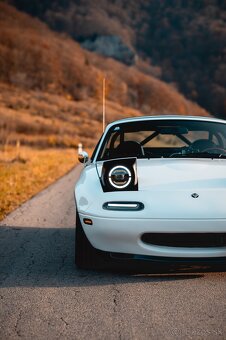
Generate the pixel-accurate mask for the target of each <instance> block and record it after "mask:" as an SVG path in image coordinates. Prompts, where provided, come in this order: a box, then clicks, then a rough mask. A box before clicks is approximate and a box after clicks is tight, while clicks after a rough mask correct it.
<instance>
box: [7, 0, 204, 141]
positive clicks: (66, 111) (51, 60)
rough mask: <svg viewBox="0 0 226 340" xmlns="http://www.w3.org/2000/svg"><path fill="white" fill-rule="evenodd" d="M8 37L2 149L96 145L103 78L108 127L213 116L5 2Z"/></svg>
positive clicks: (166, 87) (134, 69) (155, 82)
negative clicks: (140, 119)
mask: <svg viewBox="0 0 226 340" xmlns="http://www.w3.org/2000/svg"><path fill="white" fill-rule="evenodd" d="M0 32H1V34H0V81H1V85H0V110H1V111H0V112H1V121H0V129H1V142H2V143H3V142H4V141H5V142H6V140H7V142H8V143H10V141H15V140H16V139H18V138H19V139H20V140H21V142H22V143H25V144H30V145H38V146H48V145H49V146H76V144H77V142H78V141H79V140H82V141H83V142H84V143H86V144H87V145H89V146H90V145H92V144H94V143H95V142H96V140H97V138H98V137H99V136H100V134H101V95H102V90H101V86H102V79H103V77H106V78H107V120H108V122H109V121H112V120H114V119H116V118H123V117H125V116H131V115H132V116H133V115H140V114H153V113H163V114H167V113H176V114H194V115H207V112H206V111H205V110H203V109H201V108H200V107H198V106H197V105H195V104H193V103H191V102H189V101H188V100H186V99H185V98H184V97H183V96H182V95H181V94H179V93H178V92H177V91H176V90H175V89H174V88H173V87H171V86H169V85H166V84H165V83H164V82H161V81H159V80H157V79H155V78H153V77H151V76H149V75H145V74H144V73H142V72H140V71H138V70H137V69H136V68H134V67H128V66H125V65H123V64H121V63H119V62H116V61H114V60H112V59H105V58H104V57H101V56H98V55H96V54H94V53H91V52H88V51H86V50H84V49H82V48H81V47H80V45H79V44H78V43H76V42H74V41H73V40H71V39H70V38H69V37H67V36H65V35H59V34H57V33H54V32H52V31H51V30H50V29H48V28H47V26H46V25H45V24H43V23H41V22H40V21H39V20H37V19H34V18H32V17H30V16H29V15H27V14H24V13H21V12H19V11H17V10H16V9H15V8H13V7H11V6H9V5H7V4H4V3H0ZM90 121H92V124H90Z"/></svg>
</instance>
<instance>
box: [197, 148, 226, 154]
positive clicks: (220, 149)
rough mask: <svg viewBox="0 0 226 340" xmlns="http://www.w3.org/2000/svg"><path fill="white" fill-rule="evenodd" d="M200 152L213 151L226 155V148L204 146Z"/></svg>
mask: <svg viewBox="0 0 226 340" xmlns="http://www.w3.org/2000/svg"><path fill="white" fill-rule="evenodd" d="M214 151H216V152H214ZM202 152H211V153H212V152H213V153H216V154H217V153H219V154H221V155H226V150H225V149H223V148H218V147H213V148H206V149H204V150H203V151H202Z"/></svg>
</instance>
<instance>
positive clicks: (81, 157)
mask: <svg viewBox="0 0 226 340" xmlns="http://www.w3.org/2000/svg"><path fill="white" fill-rule="evenodd" d="M78 160H79V162H80V163H83V164H85V163H87V162H88V160H89V155H88V153H87V152H85V151H82V152H79V154H78Z"/></svg>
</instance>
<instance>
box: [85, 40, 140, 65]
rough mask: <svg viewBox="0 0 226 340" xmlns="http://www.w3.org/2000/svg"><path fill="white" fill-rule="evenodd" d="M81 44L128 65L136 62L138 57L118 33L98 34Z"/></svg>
mask: <svg viewBox="0 0 226 340" xmlns="http://www.w3.org/2000/svg"><path fill="white" fill-rule="evenodd" d="M81 45H82V46H83V47H84V48H86V49H87V50H89V51H92V52H96V53H98V54H101V55H104V56H105V57H111V58H113V59H116V60H118V61H121V62H123V63H124V64H127V65H132V64H134V62H135V59H136V54H135V53H134V51H133V50H132V49H131V48H130V47H129V46H127V45H126V44H124V42H123V41H122V39H121V38H120V37H119V36H116V35H97V36H94V37H92V38H89V39H86V40H85V41H83V42H82V44H81Z"/></svg>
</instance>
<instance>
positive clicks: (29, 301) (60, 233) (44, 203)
mask: <svg viewBox="0 0 226 340" xmlns="http://www.w3.org/2000/svg"><path fill="white" fill-rule="evenodd" d="M79 171H80V168H76V169H74V170H73V171H71V172H70V173H69V174H68V175H66V176H65V177H63V178H61V179H60V180H59V181H58V182H56V183H55V184H54V185H52V186H50V187H49V188H47V189H46V190H44V191H43V192H41V193H40V194H38V195H37V196H35V197H34V198H33V199H31V200H30V201H28V202H27V203H26V204H24V205H23V206H22V207H20V208H19V209H17V210H16V211H15V212H13V213H12V214H11V215H9V216H8V218H6V219H5V220H4V221H2V222H1V226H0V339H2V340H3V339H4V340H5V339H18V338H20V339H107V340H110V339H184V338H189V339H190V338H193V339H226V273H196V274H180V273H179V274H178V273H177V274H171V275H163V274H162V275H161V274H159V275H151V274H127V273H126V272H117V271H116V272H111V271H110V270H109V272H106V271H105V272H104V271H85V270H84V271H82V270H77V269H76V267H75V266H74V220H75V207H74V201H73V187H74V183H75V182H76V180H77V178H78V176H79Z"/></svg>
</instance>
